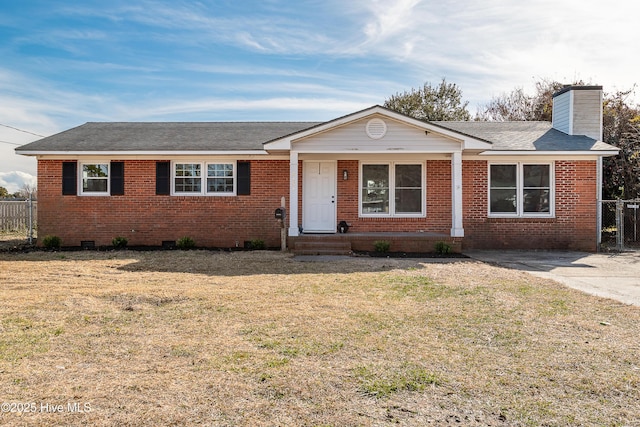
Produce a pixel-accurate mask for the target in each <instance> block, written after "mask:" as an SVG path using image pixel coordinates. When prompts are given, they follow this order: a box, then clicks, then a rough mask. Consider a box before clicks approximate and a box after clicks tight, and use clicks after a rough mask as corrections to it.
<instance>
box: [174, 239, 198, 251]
mask: <svg viewBox="0 0 640 427" xmlns="http://www.w3.org/2000/svg"><path fill="white" fill-rule="evenodd" d="M176 246H177V247H178V249H183V250H184V249H193V248H195V247H196V242H195V241H194V240H193V239H192V238H191V237H189V236H184V237H181V238H179V239H178V241H177V242H176Z"/></svg>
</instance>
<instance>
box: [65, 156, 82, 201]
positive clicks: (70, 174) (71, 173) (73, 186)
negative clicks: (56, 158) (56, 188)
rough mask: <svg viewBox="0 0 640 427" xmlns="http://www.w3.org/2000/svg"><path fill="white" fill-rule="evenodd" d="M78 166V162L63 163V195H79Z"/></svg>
mask: <svg viewBox="0 0 640 427" xmlns="http://www.w3.org/2000/svg"><path fill="white" fill-rule="evenodd" d="M77 168H78V164H77V163H76V162H62V195H63V196H76V195H78V179H77V174H76V170H77Z"/></svg>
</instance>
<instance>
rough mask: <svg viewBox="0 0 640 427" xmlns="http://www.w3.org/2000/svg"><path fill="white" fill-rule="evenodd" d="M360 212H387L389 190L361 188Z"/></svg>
mask: <svg viewBox="0 0 640 427" xmlns="http://www.w3.org/2000/svg"><path fill="white" fill-rule="evenodd" d="M362 213H365V214H367V213H371V214H373V213H389V190H387V189H384V190H383V189H377V190H375V191H374V190H367V189H366V188H364V189H362Z"/></svg>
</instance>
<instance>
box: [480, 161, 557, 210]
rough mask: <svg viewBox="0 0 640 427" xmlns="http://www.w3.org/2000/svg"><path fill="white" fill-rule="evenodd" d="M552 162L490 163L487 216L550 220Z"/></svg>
mask: <svg viewBox="0 0 640 427" xmlns="http://www.w3.org/2000/svg"><path fill="white" fill-rule="evenodd" d="M553 188H554V175H553V164H552V163H493V164H490V165H489V215H490V216H496V217H497V216H503V217H552V216H553V215H554V192H553Z"/></svg>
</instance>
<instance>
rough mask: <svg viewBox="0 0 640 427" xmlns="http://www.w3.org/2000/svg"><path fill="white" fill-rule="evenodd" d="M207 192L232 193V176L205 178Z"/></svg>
mask: <svg viewBox="0 0 640 427" xmlns="http://www.w3.org/2000/svg"><path fill="white" fill-rule="evenodd" d="M207 191H208V192H209V193H233V178H207Z"/></svg>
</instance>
